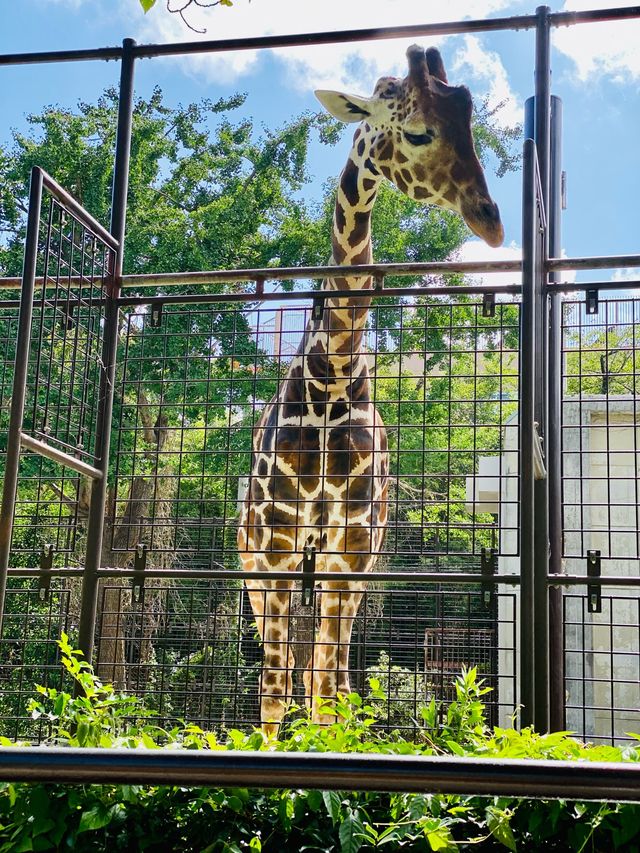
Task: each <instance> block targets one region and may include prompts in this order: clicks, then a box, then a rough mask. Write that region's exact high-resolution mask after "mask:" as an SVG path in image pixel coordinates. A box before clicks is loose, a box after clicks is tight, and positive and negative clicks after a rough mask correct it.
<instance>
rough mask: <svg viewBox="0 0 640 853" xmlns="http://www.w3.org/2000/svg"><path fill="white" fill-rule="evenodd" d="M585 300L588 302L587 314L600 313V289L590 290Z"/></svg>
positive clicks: (593, 288)
mask: <svg viewBox="0 0 640 853" xmlns="http://www.w3.org/2000/svg"><path fill="white" fill-rule="evenodd" d="M585 299H586V302H587V308H586V311H587V314H597V313H598V307H599V306H598V289H597V288H596V287H592V288H589V289H588V290H587V291H586V293H585Z"/></svg>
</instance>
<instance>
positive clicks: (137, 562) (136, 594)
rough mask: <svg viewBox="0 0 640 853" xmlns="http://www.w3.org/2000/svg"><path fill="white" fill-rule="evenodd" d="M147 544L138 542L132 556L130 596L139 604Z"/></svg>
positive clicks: (142, 590)
mask: <svg viewBox="0 0 640 853" xmlns="http://www.w3.org/2000/svg"><path fill="white" fill-rule="evenodd" d="M147 550H148V549H147V546H146V545H143V544H142V543H139V544H138V545H136V551H135V554H134V557H133V577H132V578H131V598H132V601H133V603H134V604H139V603H140V602H141V601H142V597H143V595H144V573H145V570H146V568H147Z"/></svg>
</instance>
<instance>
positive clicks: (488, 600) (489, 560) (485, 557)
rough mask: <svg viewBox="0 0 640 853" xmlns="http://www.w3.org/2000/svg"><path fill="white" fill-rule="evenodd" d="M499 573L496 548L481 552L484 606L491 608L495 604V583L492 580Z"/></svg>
mask: <svg viewBox="0 0 640 853" xmlns="http://www.w3.org/2000/svg"><path fill="white" fill-rule="evenodd" d="M497 571H498V552H497V551H496V549H495V548H483V549H482V551H481V552H480V572H481V574H482V586H481V592H482V604H483V606H484V607H486V608H489V607H491V605H492V604H493V597H494V595H495V586H496V585H495V583H494V582H493V581H492V580H491V578H493V576H494V575H495V574H496V572H497Z"/></svg>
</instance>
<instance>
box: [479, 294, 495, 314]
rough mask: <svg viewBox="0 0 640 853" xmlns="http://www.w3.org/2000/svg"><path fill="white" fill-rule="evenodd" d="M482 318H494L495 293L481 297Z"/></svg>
mask: <svg viewBox="0 0 640 853" xmlns="http://www.w3.org/2000/svg"><path fill="white" fill-rule="evenodd" d="M482 316H483V317H495V316H496V295H495V293H485V294H484V296H483V297H482Z"/></svg>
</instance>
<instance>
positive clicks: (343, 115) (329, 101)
mask: <svg viewBox="0 0 640 853" xmlns="http://www.w3.org/2000/svg"><path fill="white" fill-rule="evenodd" d="M315 96H316V98H317V99H318V100H319V101H320V103H321V104H322V106H323V107H324V108H325V110H326V111H327V112H328V113H331V115H332V116H334V118H337V119H340V121H346V122H354V121H362V120H363V119H365V118H369V116H370V115H371V113H372V109H371V99H370V98H361V97H359V96H358V95H344V94H343V93H342V92H332V91H330V90H329V89H316V91H315Z"/></svg>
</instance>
